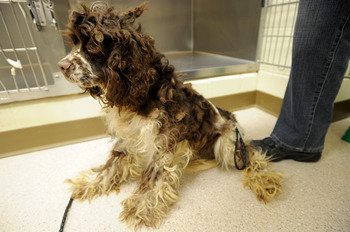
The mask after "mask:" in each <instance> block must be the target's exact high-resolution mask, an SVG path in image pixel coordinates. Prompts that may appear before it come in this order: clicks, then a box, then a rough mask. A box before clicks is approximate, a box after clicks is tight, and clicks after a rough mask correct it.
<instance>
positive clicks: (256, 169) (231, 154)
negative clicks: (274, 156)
mask: <svg viewBox="0 0 350 232" xmlns="http://www.w3.org/2000/svg"><path fill="white" fill-rule="evenodd" d="M232 128H233V129H230V130H227V131H226V133H224V134H222V135H221V136H220V137H219V138H218V140H217V142H216V144H215V146H214V153H215V158H216V160H217V161H218V164H219V166H221V167H223V168H225V169H231V168H232V169H235V168H236V165H235V161H234V158H235V140H236V138H235V132H234V129H235V127H232ZM245 150H246V155H247V157H246V168H245V169H244V170H242V172H243V174H244V175H245V177H246V178H245V179H244V186H249V188H250V189H251V190H252V191H253V192H254V193H255V194H256V196H257V198H258V199H259V200H261V201H263V202H267V201H269V200H271V199H272V198H274V197H275V196H277V195H278V194H279V193H280V192H281V179H282V178H281V177H282V175H281V173H279V172H275V171H272V170H271V169H270V168H269V166H271V164H270V162H269V160H268V158H267V157H266V156H265V155H264V154H262V153H261V152H259V151H257V150H256V149H254V148H253V147H251V146H249V145H248V144H245ZM236 163H237V166H238V167H244V159H243V154H242V150H241V148H239V149H237V154H236Z"/></svg>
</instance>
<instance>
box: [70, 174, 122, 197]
mask: <svg viewBox="0 0 350 232" xmlns="http://www.w3.org/2000/svg"><path fill="white" fill-rule="evenodd" d="M98 177H99V176H98V173H96V172H93V171H91V170H90V171H85V172H81V173H80V174H79V175H78V176H77V177H76V178H75V179H74V180H70V179H69V180H66V181H65V182H66V183H68V184H70V185H71V188H70V190H71V191H72V198H73V199H78V200H89V201H90V200H92V199H94V198H95V197H97V196H99V195H102V194H108V193H109V192H110V191H111V190H115V191H117V192H118V191H119V188H117V186H115V185H112V184H106V183H104V182H103V181H101V178H98ZM108 183H109V182H108Z"/></svg>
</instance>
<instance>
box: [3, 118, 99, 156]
mask: <svg viewBox="0 0 350 232" xmlns="http://www.w3.org/2000/svg"><path fill="white" fill-rule="evenodd" d="M102 137H105V135H104V126H103V122H102V120H101V119H100V118H98V117H95V118H87V119H81V120H74V121H68V122H61V123H55V124H48V125H42V126H36V127H29V128H23V129H18V130H11V131H5V132H1V133H0V148H1V151H0V158H5V157H9V156H14V155H19V154H23V153H28V152H33V151H38V150H44V149H48V148H53V147H58V146H62V145H67V144H73V143H78V142H82V141H88V140H92V139H97V138H102Z"/></svg>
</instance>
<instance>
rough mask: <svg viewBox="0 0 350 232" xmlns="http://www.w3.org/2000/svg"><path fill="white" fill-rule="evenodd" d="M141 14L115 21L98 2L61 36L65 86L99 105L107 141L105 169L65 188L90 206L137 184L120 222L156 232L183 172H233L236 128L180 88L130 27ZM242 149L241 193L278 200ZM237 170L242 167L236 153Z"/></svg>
mask: <svg viewBox="0 0 350 232" xmlns="http://www.w3.org/2000/svg"><path fill="white" fill-rule="evenodd" d="M145 8H146V7H145V4H142V5H140V6H138V7H136V8H135V9H132V10H129V11H127V12H121V13H120V12H118V11H117V10H116V9H115V8H114V7H112V6H109V5H107V4H105V3H101V2H97V3H93V4H92V5H91V6H90V7H88V6H87V5H84V4H82V10H81V11H74V12H73V13H72V14H71V16H70V21H69V23H68V25H67V30H66V31H65V32H64V33H65V34H66V36H67V37H68V38H69V39H70V42H71V44H72V47H73V48H72V51H71V52H70V54H68V55H67V56H66V57H65V58H63V59H62V60H61V61H60V62H59V66H60V68H61V69H62V72H63V74H64V76H65V77H66V79H67V80H68V81H71V82H73V83H76V84H77V85H78V86H80V87H81V88H83V89H84V90H86V91H88V92H89V93H90V94H91V95H92V96H93V97H94V98H98V99H100V100H101V101H102V102H103V103H104V104H105V107H104V118H105V124H106V127H107V132H108V134H109V135H110V136H111V137H112V138H113V139H114V140H115V144H114V148H113V150H112V151H111V155H110V158H109V160H108V161H107V163H106V164H105V165H103V166H101V167H99V168H95V169H92V170H90V171H85V172H82V173H81V174H80V175H79V176H78V177H77V178H76V179H74V180H69V181H68V182H69V183H71V185H72V192H73V193H72V197H73V198H74V199H81V200H84V199H88V200H91V199H93V198H94V197H96V196H98V195H101V194H108V193H110V192H111V191H117V192H118V191H119V187H120V185H121V184H122V183H124V182H127V181H132V180H137V179H140V183H139V186H138V188H137V189H136V191H135V192H134V194H133V195H132V196H131V197H130V198H128V199H126V200H124V201H123V202H122V204H123V207H124V210H123V212H122V213H121V215H120V218H121V219H122V220H123V221H125V222H126V223H127V224H128V225H130V226H134V227H138V226H141V225H146V226H152V227H157V226H159V225H160V223H161V220H162V219H163V218H164V217H165V216H166V213H167V212H168V210H169V207H170V206H171V205H173V204H174V203H175V202H176V201H177V200H178V191H179V185H180V178H181V174H182V173H183V172H184V171H186V170H187V171H199V170H203V169H208V168H211V167H214V166H217V165H218V166H221V167H224V168H226V169H229V168H232V169H234V168H235V165H234V150H235V139H236V136H235V133H234V132H235V130H236V128H237V127H238V123H237V121H236V119H235V117H234V115H233V114H231V113H229V112H226V111H221V110H220V111H219V110H218V109H217V108H216V107H215V106H214V105H213V104H211V103H210V102H209V101H208V100H206V99H205V98H204V97H202V96H201V95H200V94H199V93H197V92H196V91H195V90H194V89H192V87H191V85H190V84H184V83H182V82H181V81H180V80H179V78H178V74H176V73H175V71H174V67H173V66H171V65H169V62H168V60H167V59H166V58H165V56H164V55H163V54H161V53H159V52H157V51H156V49H155V47H154V40H153V39H152V38H151V37H150V36H148V35H147V34H145V33H143V32H142V30H141V26H138V27H135V26H134V21H135V19H136V18H138V17H139V16H140V15H141V14H142V13H143V11H144V10H145ZM246 147H247V154H248V157H247V168H246V169H245V170H243V173H244V175H245V176H246V178H245V180H244V185H246V186H249V187H250V188H251V189H252V190H253V192H254V193H255V194H256V195H257V197H258V199H259V200H261V201H264V202H266V201H268V200H269V199H271V198H273V197H275V196H276V195H278V194H279V193H280V187H281V185H280V181H281V175H280V173H277V172H274V171H271V170H269V169H268V166H269V162H268V159H267V158H266V157H265V156H264V155H263V154H261V152H259V151H256V150H254V149H253V148H252V147H250V146H249V145H248V144H246ZM237 162H238V165H239V166H242V165H243V158H242V152H241V150H239V149H238V154H237Z"/></svg>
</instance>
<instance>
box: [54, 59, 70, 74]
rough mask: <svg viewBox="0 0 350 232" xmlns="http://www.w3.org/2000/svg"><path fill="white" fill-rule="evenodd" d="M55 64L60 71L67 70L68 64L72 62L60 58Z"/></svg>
mask: <svg viewBox="0 0 350 232" xmlns="http://www.w3.org/2000/svg"><path fill="white" fill-rule="evenodd" d="M57 65H58V67H60V69H61V70H62V71H67V70H68V69H69V68H70V66H71V65H72V63H70V62H67V61H64V60H61V61H60V62H58V63H57Z"/></svg>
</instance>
